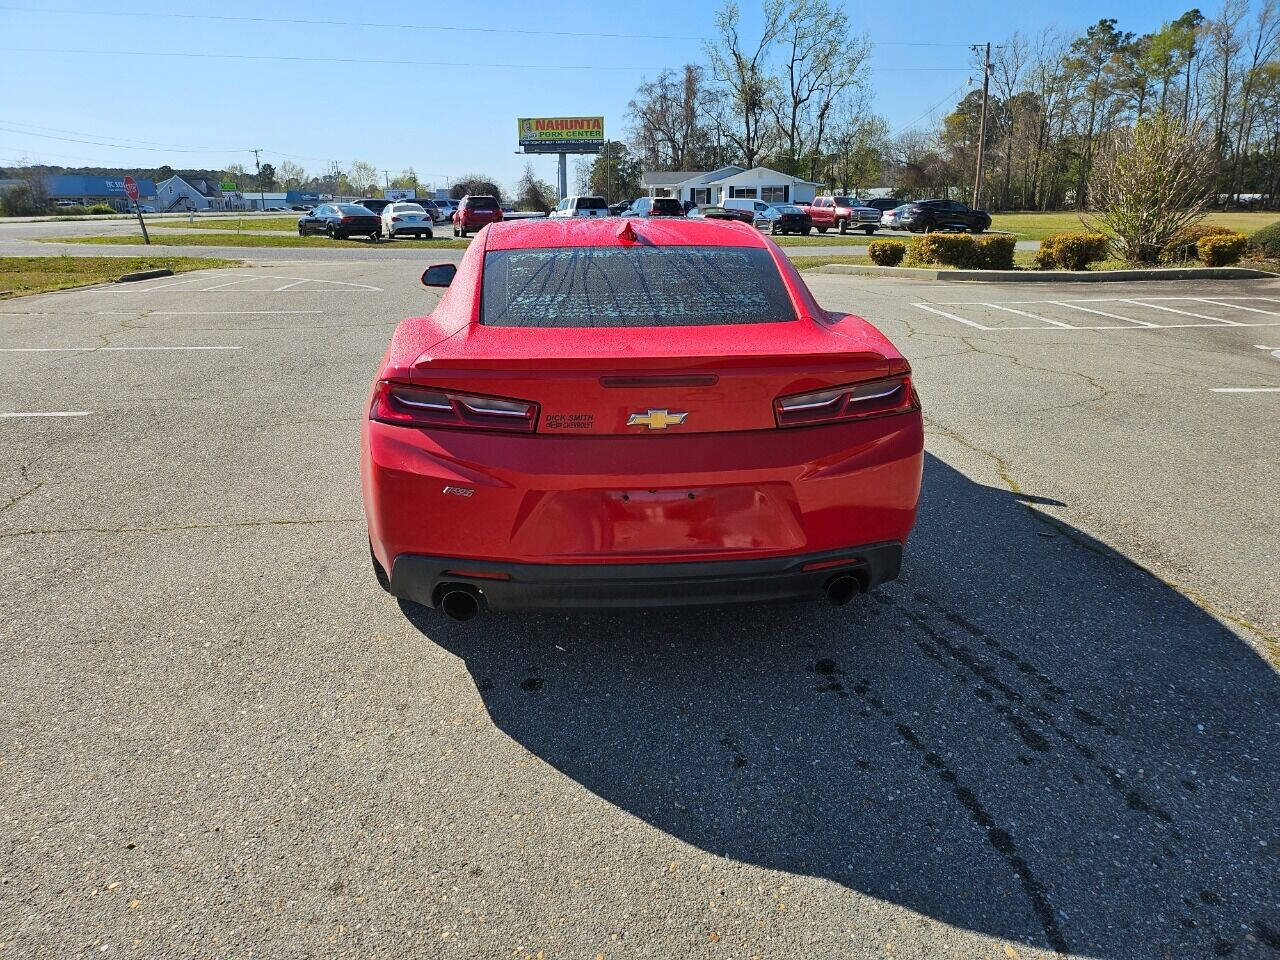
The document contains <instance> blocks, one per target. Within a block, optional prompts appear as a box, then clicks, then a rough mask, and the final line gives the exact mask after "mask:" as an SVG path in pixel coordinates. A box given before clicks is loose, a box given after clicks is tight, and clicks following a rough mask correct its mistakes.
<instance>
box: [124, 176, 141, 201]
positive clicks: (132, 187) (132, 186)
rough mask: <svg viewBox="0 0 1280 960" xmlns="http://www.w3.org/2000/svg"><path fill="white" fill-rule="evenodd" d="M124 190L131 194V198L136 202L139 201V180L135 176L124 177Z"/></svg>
mask: <svg viewBox="0 0 1280 960" xmlns="http://www.w3.org/2000/svg"><path fill="white" fill-rule="evenodd" d="M124 192H125V193H127V194H128V195H129V199H130V200H132V201H133V202H134V203H137V202H138V181H137V180H135V179H133V177H125V178H124Z"/></svg>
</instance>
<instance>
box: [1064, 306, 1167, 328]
mask: <svg viewBox="0 0 1280 960" xmlns="http://www.w3.org/2000/svg"><path fill="white" fill-rule="evenodd" d="M1050 303H1056V304H1057V305H1058V306H1060V307H1067V308H1068V309H1070V310H1080V311H1082V312H1084V313H1096V314H1097V315H1098V316H1100V317H1110V318H1111V319H1112V320H1124V321H1127V322H1128V323H1136V324H1137V325H1138V326H1140V327H1156V326H1159V324H1156V323H1149V322H1147V321H1146V320H1135V319H1134V318H1133V317H1123V316H1121V315H1120V314H1118V313H1107V311H1105V310H1095V309H1093V307H1082V306H1080V305H1079V304H1075V303H1071V302H1070V301H1068V300H1051V301H1050Z"/></svg>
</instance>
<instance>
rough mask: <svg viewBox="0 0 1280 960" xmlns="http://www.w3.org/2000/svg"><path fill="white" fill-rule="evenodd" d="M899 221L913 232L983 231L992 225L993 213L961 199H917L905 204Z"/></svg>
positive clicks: (904, 227)
mask: <svg viewBox="0 0 1280 960" xmlns="http://www.w3.org/2000/svg"><path fill="white" fill-rule="evenodd" d="M905 206H906V209H905V210H903V211H902V216H901V217H899V220H898V222H899V223H900V224H901V225H902V229H904V230H910V231H911V232H912V233H926V232H928V231H930V230H968V231H969V232H970V233H982V231H983V230H986V229H988V228H990V226H991V214H989V213H987V211H985V210H974V209H973V208H972V207H970V206H969V205H968V204H966V203H961V202H960V201H959V200H917V201H915V202H914V203H908V204H906V205H905Z"/></svg>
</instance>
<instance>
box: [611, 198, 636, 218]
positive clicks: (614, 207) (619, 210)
mask: <svg viewBox="0 0 1280 960" xmlns="http://www.w3.org/2000/svg"><path fill="white" fill-rule="evenodd" d="M630 208H631V204H629V203H626V202H625V201H624V202H623V203H611V204H609V216H611V217H620V216H622V215H623V214H624V213H626V212H627V210H629V209H630Z"/></svg>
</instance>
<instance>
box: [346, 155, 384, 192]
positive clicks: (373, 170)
mask: <svg viewBox="0 0 1280 960" xmlns="http://www.w3.org/2000/svg"><path fill="white" fill-rule="evenodd" d="M347 182H348V183H350V184H351V188H352V189H353V190H354V191H355V192H356V193H359V194H361V195H364V194H366V193H368V192H370V191H372V190H376V189H377V188H378V183H379V180H378V168H377V167H375V166H374V165H373V164H372V163H368V162H367V161H364V160H352V161H351V166H350V167H348V168H347Z"/></svg>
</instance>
